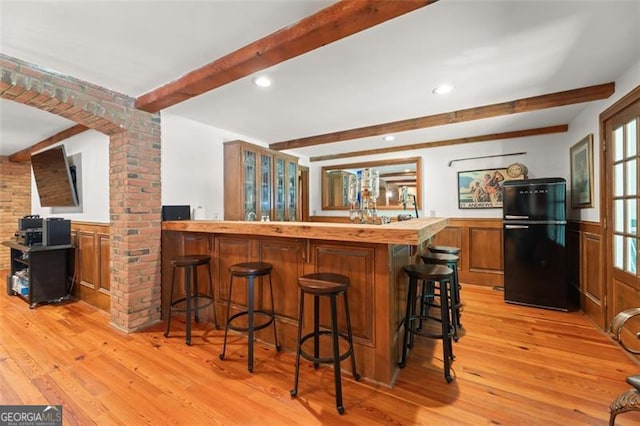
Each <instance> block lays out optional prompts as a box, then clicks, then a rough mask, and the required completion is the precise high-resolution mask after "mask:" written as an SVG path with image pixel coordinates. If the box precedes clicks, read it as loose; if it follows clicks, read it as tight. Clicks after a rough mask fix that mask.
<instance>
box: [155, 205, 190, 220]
mask: <svg viewBox="0 0 640 426" xmlns="http://www.w3.org/2000/svg"><path fill="white" fill-rule="evenodd" d="M190 219H191V206H162V220H190Z"/></svg>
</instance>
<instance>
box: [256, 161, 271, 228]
mask: <svg viewBox="0 0 640 426" xmlns="http://www.w3.org/2000/svg"><path fill="white" fill-rule="evenodd" d="M271 158H272V157H271V155H268V154H261V155H260V218H262V216H268V217H269V219H271ZM260 218H259V219H260Z"/></svg>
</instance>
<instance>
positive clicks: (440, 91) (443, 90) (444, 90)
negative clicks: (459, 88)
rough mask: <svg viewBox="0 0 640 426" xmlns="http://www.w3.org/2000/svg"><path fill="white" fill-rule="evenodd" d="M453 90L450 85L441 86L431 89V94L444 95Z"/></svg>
mask: <svg viewBox="0 0 640 426" xmlns="http://www.w3.org/2000/svg"><path fill="white" fill-rule="evenodd" d="M452 90H453V86H452V85H450V84H443V85H441V86H438V87H436V88H435V89H433V93H435V94H436V95H444V94H446V93H449V92H451V91H452Z"/></svg>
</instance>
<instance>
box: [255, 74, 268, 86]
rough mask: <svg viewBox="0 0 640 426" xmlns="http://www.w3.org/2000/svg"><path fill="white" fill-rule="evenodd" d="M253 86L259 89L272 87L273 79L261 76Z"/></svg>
mask: <svg viewBox="0 0 640 426" xmlns="http://www.w3.org/2000/svg"><path fill="white" fill-rule="evenodd" d="M253 84H255V85H256V86H258V87H269V86H271V79H270V78H269V77H267V76H264V75H261V76H260V77H256V78H254V79H253Z"/></svg>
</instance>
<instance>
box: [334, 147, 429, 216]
mask: <svg viewBox="0 0 640 426" xmlns="http://www.w3.org/2000/svg"><path fill="white" fill-rule="evenodd" d="M364 168H370V169H372V170H377V171H378V172H379V174H380V196H379V198H378V200H377V201H376V207H377V208H378V209H383V210H403V209H404V208H405V207H406V208H407V209H409V210H413V208H414V207H413V200H414V198H413V197H410V198H409V200H410V201H409V203H407V204H406V206H405V205H403V204H402V199H401V196H402V188H403V187H406V188H407V191H408V193H409V194H411V195H413V196H415V200H416V202H417V204H418V209H420V208H421V207H420V206H421V195H420V194H421V193H422V191H421V190H420V188H421V174H422V162H421V157H411V158H398V159H393V160H380V161H366V162H361V163H351V164H336V165H332V166H325V167H323V168H322V209H323V210H348V209H349V176H351V175H356V174H357V173H358V170H362V169H364Z"/></svg>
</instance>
